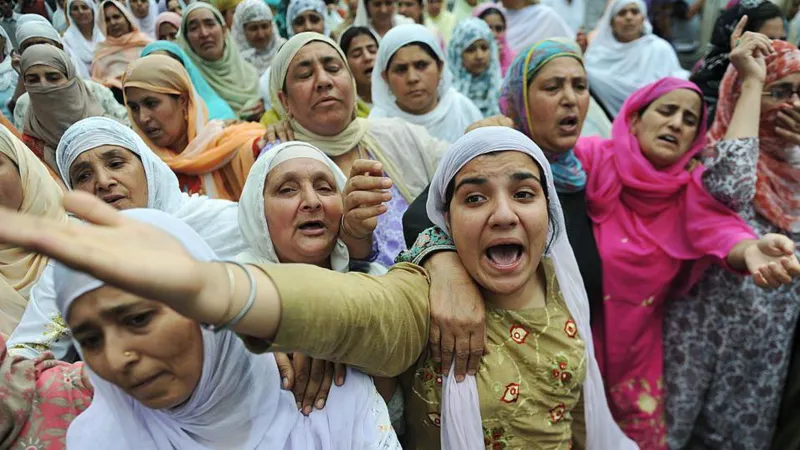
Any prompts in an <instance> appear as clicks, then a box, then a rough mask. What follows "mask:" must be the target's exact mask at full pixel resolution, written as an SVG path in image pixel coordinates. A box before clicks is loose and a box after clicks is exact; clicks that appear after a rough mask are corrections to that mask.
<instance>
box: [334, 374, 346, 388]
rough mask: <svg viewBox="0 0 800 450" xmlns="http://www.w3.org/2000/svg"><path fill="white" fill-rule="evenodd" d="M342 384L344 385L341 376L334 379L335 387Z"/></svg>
mask: <svg viewBox="0 0 800 450" xmlns="http://www.w3.org/2000/svg"><path fill="white" fill-rule="evenodd" d="M343 384H344V377H343V376H341V375H339V376H338V377H336V385H337V386H341V385H343Z"/></svg>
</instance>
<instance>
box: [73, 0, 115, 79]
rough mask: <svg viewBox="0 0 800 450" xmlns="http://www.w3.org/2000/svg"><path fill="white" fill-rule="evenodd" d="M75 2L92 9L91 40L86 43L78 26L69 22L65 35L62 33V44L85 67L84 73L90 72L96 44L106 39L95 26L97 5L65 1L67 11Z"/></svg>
mask: <svg viewBox="0 0 800 450" xmlns="http://www.w3.org/2000/svg"><path fill="white" fill-rule="evenodd" d="M75 2H82V3H84V4H86V5H87V6H88V7H89V8H91V9H92V27H93V28H92V40H91V41H87V40H86V38H85V37H83V34H82V33H81V30H80V29H79V28H78V25H77V24H75V22H74V21H71V22H70V24H69V28H67V31H66V33H64V42H65V43H66V44H67V45H69V48H70V50H72V53H73V54H74V55H75V56H76V57H77V58H78V59H79V60H81V62H83V65H84V66H86V71H87V72H88V71H90V70H91V68H92V61H94V48H95V46H97V44H99V43H101V42H103V41H105V40H106V37H105V36H103V32H102V31H100V28H99V27H98V26H97V5H96V4H95V3H94V1H93V0H68V1H67V11H70V10H71V8H72V4H73V3H75Z"/></svg>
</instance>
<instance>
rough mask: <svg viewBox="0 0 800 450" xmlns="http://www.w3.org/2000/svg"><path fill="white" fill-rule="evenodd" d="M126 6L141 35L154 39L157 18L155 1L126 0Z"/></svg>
mask: <svg viewBox="0 0 800 450" xmlns="http://www.w3.org/2000/svg"><path fill="white" fill-rule="evenodd" d="M126 4H127V6H128V10H129V11H130V12H131V14H133V18H134V19H135V20H136V25H137V26H138V27H139V29H140V30H142V33H144V34H146V35H148V36H150V37H152V38H155V37H156V18H157V17H158V4H157V3H156V0H126Z"/></svg>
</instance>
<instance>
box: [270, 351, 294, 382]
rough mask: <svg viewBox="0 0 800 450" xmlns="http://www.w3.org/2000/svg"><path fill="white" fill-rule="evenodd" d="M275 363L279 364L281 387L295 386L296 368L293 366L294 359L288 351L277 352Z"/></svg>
mask: <svg viewBox="0 0 800 450" xmlns="http://www.w3.org/2000/svg"><path fill="white" fill-rule="evenodd" d="M274 355H275V363H276V364H277V365H278V372H280V374H281V387H282V388H283V389H287V390H288V389H291V388H292V386H294V369H293V368H292V360H291V359H289V355H287V354H286V353H278V352H276V353H275V354H274Z"/></svg>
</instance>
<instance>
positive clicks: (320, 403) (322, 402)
mask: <svg viewBox="0 0 800 450" xmlns="http://www.w3.org/2000/svg"><path fill="white" fill-rule="evenodd" d="M315 406H316V407H317V409H322V408H324V407H325V399H323V398H321V399H319V400H317V404H316V405H315Z"/></svg>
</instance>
